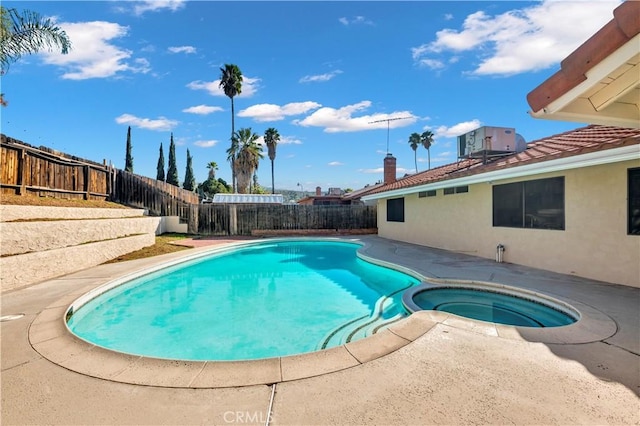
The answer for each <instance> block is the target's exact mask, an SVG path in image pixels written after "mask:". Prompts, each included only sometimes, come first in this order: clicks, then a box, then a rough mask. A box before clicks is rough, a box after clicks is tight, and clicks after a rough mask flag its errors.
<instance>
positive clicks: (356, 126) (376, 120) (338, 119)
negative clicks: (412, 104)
mask: <svg viewBox="0 0 640 426" xmlns="http://www.w3.org/2000/svg"><path fill="white" fill-rule="evenodd" d="M370 106H371V101H362V102H359V103H357V104H353V105H347V106H345V107H342V108H338V109H335V108H330V107H323V108H320V109H318V110H316V111H315V112H314V113H313V114H311V115H309V116H307V117H306V118H304V119H303V120H295V121H294V122H293V123H294V124H297V125H299V126H304V127H309V126H312V127H324V131H325V132H327V133H338V132H359V131H363V130H374V129H387V126H388V127H389V128H396V127H405V126H408V125H410V124H413V123H415V122H416V121H417V117H415V116H414V115H413V114H411V113H410V112H408V111H396V112H392V113H390V114H381V113H376V114H371V115H362V116H359V117H353V115H354V114H356V113H358V112H360V111H362V110H366V109H367V108H369V107H370ZM399 117H407V119H406V120H392V121H389V122H387V121H385V120H387V119H391V118H399Z"/></svg>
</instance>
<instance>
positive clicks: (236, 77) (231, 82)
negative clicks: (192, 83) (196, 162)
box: [218, 64, 242, 192]
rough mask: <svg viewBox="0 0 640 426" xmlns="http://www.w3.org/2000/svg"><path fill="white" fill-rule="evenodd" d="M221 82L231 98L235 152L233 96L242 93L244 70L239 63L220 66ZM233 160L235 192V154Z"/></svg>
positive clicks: (234, 185)
mask: <svg viewBox="0 0 640 426" xmlns="http://www.w3.org/2000/svg"><path fill="white" fill-rule="evenodd" d="M220 72H221V75H220V84H219V86H218V87H222V90H224V94H225V95H227V96H228V97H229V99H231V151H232V152H234V153H235V150H234V149H233V138H234V135H235V131H236V129H235V108H234V105H233V98H234V97H235V96H236V95H239V94H240V93H242V72H241V71H240V68H238V66H237V65H234V64H225V65H224V68H220ZM228 152H229V151H227V153H228ZM229 161H230V162H231V181H232V185H233V192H236V171H235V169H234V164H235V154H234V156H233V157H231V158H230V159H229Z"/></svg>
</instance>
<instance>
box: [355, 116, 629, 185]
mask: <svg viewBox="0 0 640 426" xmlns="http://www.w3.org/2000/svg"><path fill="white" fill-rule="evenodd" d="M629 145H640V129H631V128H622V127H612V126H599V125H590V126H587V127H582V128H579V129H575V130H572V131H569V132H565V133H560V134H557V135H553V136H549V137H547V138H543V139H538V140H536V141H532V142H529V143H528V144H527V149H525V150H524V151H522V152H519V153H514V154H511V155H507V156H505V157H501V158H497V159H495V158H494V159H492V160H490V161H489V162H487V164H483V163H482V159H463V160H460V161H458V162H456V163H451V164H446V165H444V166H440V167H436V168H434V169H431V170H426V171H424V172H420V173H416V174H413V175H410V176H406V177H403V178H401V179H398V180H396V181H395V182H393V183H390V184H388V185H382V186H380V187H377V188H375V189H374V190H372V191H370V192H368V193H367V195H371V194H378V193H381V192H386V191H392V190H396V189H403V188H410V187H412V186H418V185H425V184H428V183H435V182H440V181H446V180H451V179H456V178H460V177H464V176H470V175H478V174H482V173H486V172H490V171H493V170H497V169H505V168H511V167H520V166H524V165H528V164H533V163H540V162H543V161H549V160H555V159H557V158H564V157H571V156H577V155H582V154H587V153H590V152H597V151H603V150H607V149H612V148H619V147H623V146H629ZM639 152H640V147H639Z"/></svg>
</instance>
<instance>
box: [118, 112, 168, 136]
mask: <svg viewBox="0 0 640 426" xmlns="http://www.w3.org/2000/svg"><path fill="white" fill-rule="evenodd" d="M116 123H118V124H126V125H129V126H133V127H138V128H140V129H146V130H154V131H158V132H166V131H169V130H171V129H173V128H174V127H176V126H177V125H178V121H176V120H170V119H168V118H165V117H159V118H157V119H155V120H152V119H149V118H140V117H136V116H135V115H131V114H122V115H121V116H119V117H116Z"/></svg>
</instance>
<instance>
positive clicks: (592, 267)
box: [378, 161, 640, 287]
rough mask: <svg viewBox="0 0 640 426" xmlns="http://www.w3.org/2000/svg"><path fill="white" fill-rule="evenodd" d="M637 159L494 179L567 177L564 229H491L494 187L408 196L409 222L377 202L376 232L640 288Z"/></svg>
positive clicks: (382, 203)
mask: <svg viewBox="0 0 640 426" xmlns="http://www.w3.org/2000/svg"><path fill="white" fill-rule="evenodd" d="M638 166H640V163H639V162H637V161H628V162H623V163H618V164H608V165H600V166H593V167H588V168H582V169H574V170H568V171H566V172H562V173H549V174H542V175H537V176H534V177H529V178H527V179H524V178H523V179H512V180H502V181H497V182H493V184H504V183H509V182H518V181H523V180H533V179H541V178H547V177H555V176H564V177H565V230H564V231H556V230H546V229H517V228H503V227H493V225H492V184H490V183H481V184H476V185H471V186H469V192H468V193H462V194H452V195H446V196H445V195H443V193H442V190H438V191H437V196H436V197H426V198H418V194H410V195H407V196H405V222H403V223H396V222H387V221H386V200H380V201H379V203H378V234H379V235H380V236H382V237H384V238H389V239H395V240H400V241H406V242H411V243H415V244H421V245H425V246H430V247H436V248H441V249H445V250H452V251H457V252H462V253H467V254H471V255H475V256H480V257H485V258H492V259H494V258H495V255H496V246H497V245H498V244H504V245H505V246H506V251H505V252H504V261H505V262H511V263H516V264H521V265H527V266H532V267H536V268H541V269H546V270H550V271H555V272H560V273H565V274H573V275H578V276H581V277H586V278H592V279H596V280H601V281H605V282H610V283H616V284H624V285H629V286H633V287H640V261H639V260H640V236H637V235H627V170H628V169H629V168H632V167H638Z"/></svg>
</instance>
